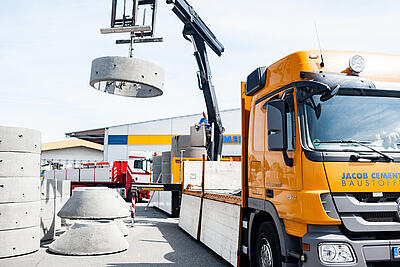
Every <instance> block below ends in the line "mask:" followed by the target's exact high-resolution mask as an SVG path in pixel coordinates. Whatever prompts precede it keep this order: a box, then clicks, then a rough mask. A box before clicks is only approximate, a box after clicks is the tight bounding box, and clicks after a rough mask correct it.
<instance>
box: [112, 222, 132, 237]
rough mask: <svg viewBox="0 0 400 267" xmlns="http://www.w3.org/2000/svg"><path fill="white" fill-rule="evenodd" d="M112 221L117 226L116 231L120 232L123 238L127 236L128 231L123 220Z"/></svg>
mask: <svg viewBox="0 0 400 267" xmlns="http://www.w3.org/2000/svg"><path fill="white" fill-rule="evenodd" d="M114 221H115V223H116V224H117V226H118V229H119V230H120V231H121V233H122V234H123V235H124V236H128V234H129V230H128V227H126V224H125V222H124V220H123V219H115V220H114Z"/></svg>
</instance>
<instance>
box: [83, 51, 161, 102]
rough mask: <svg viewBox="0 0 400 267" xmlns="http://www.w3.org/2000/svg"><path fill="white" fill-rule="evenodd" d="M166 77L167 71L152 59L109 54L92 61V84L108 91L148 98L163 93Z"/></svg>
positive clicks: (103, 90) (98, 88) (96, 87)
mask: <svg viewBox="0 0 400 267" xmlns="http://www.w3.org/2000/svg"><path fill="white" fill-rule="evenodd" d="M164 77H165V75H164V70H163V69H162V68H161V67H159V66H157V65H155V64H153V63H151V62H148V61H144V60H141V59H137V58H129V57H117V56H109V57H100V58H96V59H95V60H93V62H92V70H91V74H90V85H91V86H92V87H93V88H95V89H97V90H100V91H102V92H107V93H109V94H115V95H120V96H126V97H138V98H149V97H156V96H160V95H162V94H163V89H164Z"/></svg>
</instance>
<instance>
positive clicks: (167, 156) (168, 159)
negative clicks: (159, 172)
mask: <svg viewBox="0 0 400 267" xmlns="http://www.w3.org/2000/svg"><path fill="white" fill-rule="evenodd" d="M171 160H172V159H171V151H166V152H162V156H161V161H162V162H171Z"/></svg>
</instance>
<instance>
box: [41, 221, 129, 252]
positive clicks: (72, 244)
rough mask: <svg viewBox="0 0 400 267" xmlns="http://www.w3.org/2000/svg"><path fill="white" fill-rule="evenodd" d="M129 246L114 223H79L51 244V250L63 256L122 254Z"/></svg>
mask: <svg viewBox="0 0 400 267" xmlns="http://www.w3.org/2000/svg"><path fill="white" fill-rule="evenodd" d="M128 247H129V244H128V242H127V241H126V240H125V238H124V236H123V234H122V233H121V231H120V230H119V229H118V226H117V224H116V223H115V222H114V221H104V220H103V221H79V222H76V223H75V224H74V225H73V226H72V227H71V229H70V230H68V231H67V232H65V233H64V234H63V235H61V236H60V237H59V238H58V239H56V240H55V241H54V242H53V243H51V244H50V246H49V250H50V251H51V252H53V253H57V254H62V255H81V256H84V255H86V256H90V255H102V254H109V253H116V252H121V251H124V250H126V249H128Z"/></svg>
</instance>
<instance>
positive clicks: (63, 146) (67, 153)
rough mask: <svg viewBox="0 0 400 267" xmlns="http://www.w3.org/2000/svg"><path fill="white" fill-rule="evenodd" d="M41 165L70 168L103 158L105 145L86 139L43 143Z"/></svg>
mask: <svg viewBox="0 0 400 267" xmlns="http://www.w3.org/2000/svg"><path fill="white" fill-rule="evenodd" d="M40 160H41V166H43V167H46V166H48V167H49V168H50V167H55V168H61V167H62V168H68V167H75V166H76V165H79V164H81V163H86V162H99V161H102V160H103V145H101V144H97V143H94V142H89V141H86V140H79V139H78V140H66V141H59V142H50V143H44V144H42V153H41V159H40Z"/></svg>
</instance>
